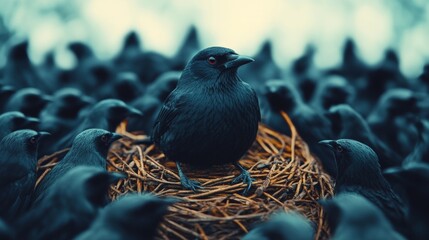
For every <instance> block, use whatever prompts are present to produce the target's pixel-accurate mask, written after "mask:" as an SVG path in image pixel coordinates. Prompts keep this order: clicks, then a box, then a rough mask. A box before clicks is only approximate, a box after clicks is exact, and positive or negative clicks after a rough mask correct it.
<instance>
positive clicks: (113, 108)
mask: <svg viewBox="0 0 429 240" xmlns="http://www.w3.org/2000/svg"><path fill="white" fill-rule="evenodd" d="M141 115H142V113H141V112H140V111H139V110H138V109H136V108H134V107H131V106H130V105H128V104H126V103H124V102H123V101H121V100H118V99H105V100H102V101H100V102H98V103H97V104H96V105H94V107H93V108H92V111H91V113H90V114H88V116H89V117H90V118H93V119H94V120H95V121H96V122H97V121H99V119H100V118H104V119H106V121H107V126H106V127H107V130H109V131H114V130H115V129H116V127H117V126H118V125H119V123H121V122H122V121H123V120H125V119H126V118H128V117H137V116H141Z"/></svg>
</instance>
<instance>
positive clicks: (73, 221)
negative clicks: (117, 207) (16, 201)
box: [15, 166, 125, 240]
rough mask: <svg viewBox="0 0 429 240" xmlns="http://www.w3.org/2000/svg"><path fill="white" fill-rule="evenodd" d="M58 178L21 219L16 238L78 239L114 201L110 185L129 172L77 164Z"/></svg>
mask: <svg viewBox="0 0 429 240" xmlns="http://www.w3.org/2000/svg"><path fill="white" fill-rule="evenodd" d="M58 177H59V178H58V179H57V180H56V181H55V182H54V183H53V185H52V187H51V188H49V189H48V190H47V192H46V195H45V198H44V199H43V200H41V201H38V202H37V203H35V205H33V207H32V209H30V211H28V212H27V213H26V214H25V215H24V216H23V217H22V218H20V219H19V220H18V222H17V223H16V226H15V228H16V235H17V236H16V239H32V240H39V239H40V240H41V239H64V240H65V239H74V237H75V236H77V235H78V234H79V233H81V232H83V231H84V230H86V229H88V228H89V226H90V225H91V223H92V222H93V220H94V219H95V218H96V216H97V214H98V212H99V210H100V209H101V208H102V207H104V206H106V205H107V204H108V203H109V202H110V201H109V200H108V198H107V194H108V190H109V188H110V185H111V184H114V183H116V182H117V181H118V180H119V179H122V178H125V175H123V174H121V173H115V172H107V171H106V170H104V169H102V168H98V167H95V166H75V167H74V168H72V169H70V171H68V172H64V173H63V174H61V175H60V176H58Z"/></svg>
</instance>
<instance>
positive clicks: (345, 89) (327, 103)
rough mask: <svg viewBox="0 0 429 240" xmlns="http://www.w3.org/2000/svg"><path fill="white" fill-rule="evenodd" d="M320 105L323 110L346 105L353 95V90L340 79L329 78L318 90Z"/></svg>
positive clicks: (345, 81)
mask: <svg viewBox="0 0 429 240" xmlns="http://www.w3.org/2000/svg"><path fill="white" fill-rule="evenodd" d="M318 92H319V93H318V94H320V98H321V101H322V102H321V104H322V106H323V108H324V109H329V108H330V107H331V106H334V105H337V104H342V103H348V102H349V101H350V99H351V97H352V95H353V88H352V87H351V86H350V85H349V84H348V82H347V80H345V79H344V78H342V77H337V76H335V77H330V78H329V79H326V81H325V82H323V83H322V84H321V85H320V87H319V88H318Z"/></svg>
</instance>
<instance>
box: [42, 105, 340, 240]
mask: <svg viewBox="0 0 429 240" xmlns="http://www.w3.org/2000/svg"><path fill="white" fill-rule="evenodd" d="M282 116H283V117H284V119H285V124H288V125H289V126H290V128H291V132H292V136H291V137H288V136H285V135H282V134H280V133H277V132H275V131H273V130H271V129H270V128H268V127H266V126H264V125H260V127H259V131H258V135H257V138H256V141H255V143H254V144H253V146H252V147H251V148H250V150H249V151H248V152H247V154H246V155H245V156H244V157H243V158H242V159H241V160H240V164H241V165H242V166H243V167H244V168H246V169H248V170H249V172H250V173H251V175H252V177H253V178H254V179H255V181H254V183H253V186H252V188H251V190H250V191H249V194H248V195H247V196H243V195H242V192H243V190H244V188H245V187H246V185H245V184H243V183H237V184H231V181H232V179H233V178H234V177H236V176H237V175H238V174H239V172H238V171H237V170H235V168H234V167H233V166H232V165H231V166H229V165H224V166H215V167H213V168H210V169H207V170H204V169H192V168H191V167H187V166H186V165H184V166H183V167H184V172H185V173H186V174H187V176H188V177H189V178H191V179H195V180H198V181H199V182H200V183H201V185H202V186H203V187H204V188H203V189H201V190H199V191H198V192H196V193H194V192H192V191H190V190H184V189H183V188H182V187H181V185H180V180H179V176H178V173H177V170H176V166H175V163H174V162H169V161H167V159H166V158H165V156H164V154H162V153H161V152H160V151H159V150H158V149H157V148H156V147H155V146H154V145H150V146H145V145H135V144H133V141H134V140H136V139H142V138H145V137H146V136H144V135H142V134H136V133H129V132H127V131H126V130H125V129H126V122H124V123H122V124H121V125H120V126H119V127H118V129H117V132H119V133H120V134H122V135H124V136H126V137H125V138H123V139H121V140H119V141H118V142H116V143H115V144H114V145H113V146H112V147H111V150H110V153H109V156H108V170H109V171H119V172H124V173H125V174H127V176H128V177H127V178H126V179H124V180H120V181H119V182H118V183H117V184H116V185H114V186H112V187H111V191H110V197H111V198H112V200H115V199H116V198H118V197H119V196H121V195H124V194H126V193H130V192H152V193H153V194H156V195H158V196H162V197H174V198H177V199H179V200H180V201H179V202H178V203H176V204H174V205H173V206H171V207H170V209H169V212H168V214H167V215H166V216H165V219H164V221H163V222H162V223H161V225H160V228H159V231H158V237H157V238H158V239H239V238H240V237H241V236H243V235H244V234H245V233H246V232H248V231H250V230H251V229H252V227H253V226H255V224H257V223H258V222H261V221H264V220H266V219H267V218H268V217H269V215H270V214H271V213H273V212H277V211H280V210H284V211H290V210H294V211H298V212H300V213H301V214H303V215H304V216H306V217H307V218H308V219H310V220H311V221H312V222H313V223H314V226H315V229H316V239H326V238H327V236H328V228H327V225H326V223H325V221H324V219H323V211H322V208H321V207H320V206H319V204H318V203H317V200H318V199H320V198H325V197H329V196H331V195H332V193H333V189H332V183H331V180H330V178H329V176H328V175H327V174H325V173H324V172H322V170H321V167H320V165H319V163H318V162H317V161H316V160H315V159H314V158H313V157H312V156H311V154H310V153H309V151H308V147H307V145H306V144H305V143H304V142H303V141H302V140H301V139H300V138H299V136H297V133H296V130H295V128H294V126H293V124H292V123H291V121H290V119H289V118H288V116H287V115H286V114H284V113H282ZM66 151H67V150H63V151H60V152H57V153H55V154H53V155H51V156H47V157H44V158H42V159H40V160H39V166H40V167H39V173H40V177H39V181H40V180H41V179H42V178H43V177H44V175H45V174H46V173H47V172H48V171H49V169H50V168H52V167H53V166H54V165H55V163H56V162H57V161H58V156H59V155H63V154H64V153H65V152H66Z"/></svg>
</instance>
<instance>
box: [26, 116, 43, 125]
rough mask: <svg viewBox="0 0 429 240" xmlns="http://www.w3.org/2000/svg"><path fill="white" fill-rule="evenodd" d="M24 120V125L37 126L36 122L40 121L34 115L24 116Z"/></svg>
mask: <svg viewBox="0 0 429 240" xmlns="http://www.w3.org/2000/svg"><path fill="white" fill-rule="evenodd" d="M25 121H26V124H25V125H26V126H30V127H32V126H37V124H39V123H40V120H39V119H38V118H34V117H26V118H25Z"/></svg>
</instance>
